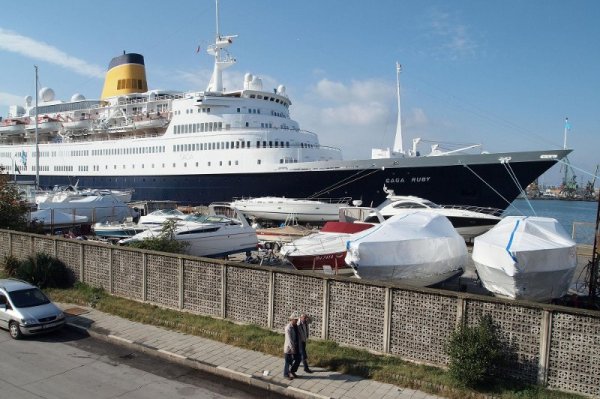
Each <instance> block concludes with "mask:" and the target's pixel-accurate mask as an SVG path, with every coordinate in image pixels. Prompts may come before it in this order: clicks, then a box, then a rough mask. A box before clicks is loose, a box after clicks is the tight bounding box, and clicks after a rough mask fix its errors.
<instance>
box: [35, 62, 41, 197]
mask: <svg viewBox="0 0 600 399" xmlns="http://www.w3.org/2000/svg"><path fill="white" fill-rule="evenodd" d="M34 68H35V188H36V190H37V189H38V188H40V151H39V149H40V148H39V141H38V67H37V65H34Z"/></svg>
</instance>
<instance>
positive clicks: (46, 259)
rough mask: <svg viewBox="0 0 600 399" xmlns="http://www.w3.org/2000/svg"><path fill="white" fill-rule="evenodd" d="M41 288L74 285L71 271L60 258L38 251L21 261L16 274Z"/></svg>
mask: <svg viewBox="0 0 600 399" xmlns="http://www.w3.org/2000/svg"><path fill="white" fill-rule="evenodd" d="M14 277H17V278H19V279H21V280H25V281H28V282H30V283H31V284H34V285H36V286H38V287H40V288H68V287H71V286H72V285H73V281H74V278H73V275H72V273H71V271H70V270H69V269H68V268H67V267H66V266H65V264H64V263H63V262H61V261H60V260H58V259H56V258H54V257H52V256H50V255H47V254H44V253H37V254H36V255H35V256H29V257H28V258H27V259H25V260H24V261H21V262H19V265H18V266H17V268H16V273H15V276H14Z"/></svg>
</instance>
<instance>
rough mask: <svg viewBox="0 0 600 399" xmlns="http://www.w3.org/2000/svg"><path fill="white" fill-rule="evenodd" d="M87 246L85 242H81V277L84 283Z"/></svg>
mask: <svg viewBox="0 0 600 399" xmlns="http://www.w3.org/2000/svg"><path fill="white" fill-rule="evenodd" d="M84 265H85V247H84V246H83V243H80V244H79V276H80V277H79V278H80V279H81V282H82V283H83V282H84V281H85V266H84Z"/></svg>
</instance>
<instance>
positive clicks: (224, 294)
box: [221, 264, 227, 319]
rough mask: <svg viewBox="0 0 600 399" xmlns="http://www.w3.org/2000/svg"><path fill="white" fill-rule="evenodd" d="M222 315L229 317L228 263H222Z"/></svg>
mask: <svg viewBox="0 0 600 399" xmlns="http://www.w3.org/2000/svg"><path fill="white" fill-rule="evenodd" d="M221 317H222V318H223V319H225V318H227V265H223V264H222V265H221Z"/></svg>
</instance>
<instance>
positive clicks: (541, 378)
mask: <svg viewBox="0 0 600 399" xmlns="http://www.w3.org/2000/svg"><path fill="white" fill-rule="evenodd" d="M550 337H552V311H550V310H545V309H544V310H542V320H541V325H540V357H539V364H538V375H537V382H538V384H540V385H542V386H546V384H547V383H548V362H549V358H550Z"/></svg>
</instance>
